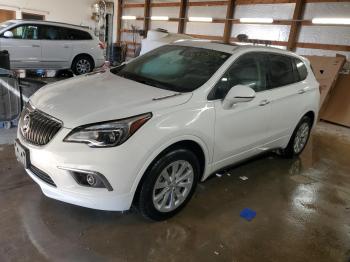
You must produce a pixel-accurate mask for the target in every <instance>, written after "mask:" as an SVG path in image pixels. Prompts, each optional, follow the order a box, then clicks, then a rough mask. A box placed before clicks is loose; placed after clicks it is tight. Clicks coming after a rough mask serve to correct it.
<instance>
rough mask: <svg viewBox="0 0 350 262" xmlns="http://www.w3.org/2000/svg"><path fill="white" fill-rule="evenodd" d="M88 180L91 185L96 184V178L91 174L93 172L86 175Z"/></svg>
mask: <svg viewBox="0 0 350 262" xmlns="http://www.w3.org/2000/svg"><path fill="white" fill-rule="evenodd" d="M86 182H87V183H88V184H89V185H90V186H94V185H95V184H96V178H95V177H94V176H93V175H91V174H88V175H87V176H86Z"/></svg>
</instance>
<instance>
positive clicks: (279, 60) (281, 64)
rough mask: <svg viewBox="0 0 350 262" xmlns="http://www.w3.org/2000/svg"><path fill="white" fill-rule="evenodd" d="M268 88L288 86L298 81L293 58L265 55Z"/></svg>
mask: <svg viewBox="0 0 350 262" xmlns="http://www.w3.org/2000/svg"><path fill="white" fill-rule="evenodd" d="M266 56H267V67H268V71H269V73H268V78H269V88H276V87H281V86H285V85H290V84H293V83H295V82H298V81H299V76H298V73H297V72H296V70H295V69H294V62H293V58H292V57H290V56H286V55H278V54H267V55H266Z"/></svg>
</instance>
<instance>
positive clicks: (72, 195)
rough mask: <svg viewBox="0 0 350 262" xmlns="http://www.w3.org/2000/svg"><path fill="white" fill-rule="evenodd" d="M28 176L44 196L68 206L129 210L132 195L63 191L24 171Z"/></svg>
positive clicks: (93, 189)
mask: <svg viewBox="0 0 350 262" xmlns="http://www.w3.org/2000/svg"><path fill="white" fill-rule="evenodd" d="M26 172H27V173H28V175H29V176H30V177H31V178H32V179H33V180H34V181H35V182H36V183H37V184H38V185H39V186H40V188H41V191H42V192H43V193H44V195H45V196H47V197H49V198H53V199H56V200H59V201H63V202H66V203H69V204H73V205H77V206H82V207H87V208H92V209H99V210H109V211H123V210H128V209H129V208H130V204H131V202H132V197H133V195H130V194H126V195H115V194H105V192H103V191H104V190H103V189H100V188H87V189H89V190H86V191H85V192H82V191H80V192H79V191H78V190H72V191H69V190H64V189H61V188H59V187H53V186H51V185H49V184H47V183H45V182H44V181H42V180H41V179H39V178H38V177H37V176H36V175H34V174H33V172H31V171H30V170H29V169H26ZM97 191H100V192H97Z"/></svg>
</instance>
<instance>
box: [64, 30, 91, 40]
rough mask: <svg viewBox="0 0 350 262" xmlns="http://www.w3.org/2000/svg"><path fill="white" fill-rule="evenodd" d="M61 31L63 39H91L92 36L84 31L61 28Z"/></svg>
mask: <svg viewBox="0 0 350 262" xmlns="http://www.w3.org/2000/svg"><path fill="white" fill-rule="evenodd" d="M63 32H64V33H63V35H64V39H65V40H92V36H91V35H90V34H89V33H88V32H86V31H82V30H78V29H70V28H63Z"/></svg>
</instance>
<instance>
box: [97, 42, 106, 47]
mask: <svg viewBox="0 0 350 262" xmlns="http://www.w3.org/2000/svg"><path fill="white" fill-rule="evenodd" d="M98 46H99V47H100V48H101V49H105V48H106V44H105V43H103V42H99V43H98Z"/></svg>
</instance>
